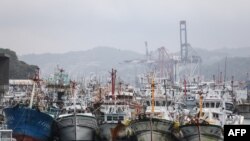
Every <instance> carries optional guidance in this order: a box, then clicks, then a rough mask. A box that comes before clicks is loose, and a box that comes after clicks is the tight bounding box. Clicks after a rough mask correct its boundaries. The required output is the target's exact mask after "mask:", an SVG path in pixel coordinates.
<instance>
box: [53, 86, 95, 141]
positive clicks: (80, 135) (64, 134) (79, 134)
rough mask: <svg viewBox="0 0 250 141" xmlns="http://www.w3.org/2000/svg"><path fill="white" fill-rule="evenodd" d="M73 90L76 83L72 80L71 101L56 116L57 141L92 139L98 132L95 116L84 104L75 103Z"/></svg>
mask: <svg viewBox="0 0 250 141" xmlns="http://www.w3.org/2000/svg"><path fill="white" fill-rule="evenodd" d="M75 90H76V83H75V82H73V83H72V93H73V99H72V100H73V102H71V104H70V105H68V106H67V105H66V104H65V106H64V107H63V109H62V113H61V114H59V116H58V117H56V123H57V138H58V140H59V141H69V140H88V141H94V140H96V138H97V132H98V125H97V120H96V117H95V115H93V114H92V113H90V112H89V111H88V110H87V109H86V106H85V105H81V104H77V102H76V97H77V96H76V93H77V92H76V91H75ZM68 103H70V102H68Z"/></svg>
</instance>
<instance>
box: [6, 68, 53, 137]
mask: <svg viewBox="0 0 250 141" xmlns="http://www.w3.org/2000/svg"><path fill="white" fill-rule="evenodd" d="M38 74H39V71H38V72H37V73H36V76H35V78H34V79H33V89H32V94H31V97H30V102H29V105H28V106H27V105H25V104H21V103H17V104H16V105H15V106H9V107H6V108H4V109H3V112H4V116H5V121H6V124H7V127H8V128H9V129H11V130H12V131H13V137H14V138H15V139H16V140H17V141H23V140H29V141H49V140H52V138H53V126H54V119H53V118H52V117H51V116H50V115H48V114H46V113H44V112H41V111H40V109H39V108H38V103H37V102H38V101H36V106H34V102H33V100H34V97H35V96H36V95H37V92H39V87H37V86H39V85H40V84H39V82H40V78H39V75H38Z"/></svg>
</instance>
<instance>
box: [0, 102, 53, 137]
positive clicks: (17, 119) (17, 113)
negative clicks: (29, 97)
mask: <svg viewBox="0 0 250 141" xmlns="http://www.w3.org/2000/svg"><path fill="white" fill-rule="evenodd" d="M3 111H4V114H5V119H6V124H7V127H8V128H9V129H12V130H13V136H14V138H16V139H17V141H19V140H24V138H27V139H29V140H34V141H48V140H51V138H52V129H53V128H52V127H53V124H54V119H53V118H52V117H51V116H49V115H48V114H45V113H43V112H40V111H39V110H36V109H31V108H28V107H21V106H15V107H9V108H5V109H4V110H3Z"/></svg>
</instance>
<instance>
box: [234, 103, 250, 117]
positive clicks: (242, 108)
mask: <svg viewBox="0 0 250 141" xmlns="http://www.w3.org/2000/svg"><path fill="white" fill-rule="evenodd" d="M237 110H238V111H237V112H238V114H239V115H242V116H244V118H245V119H250V103H243V104H239V105H237Z"/></svg>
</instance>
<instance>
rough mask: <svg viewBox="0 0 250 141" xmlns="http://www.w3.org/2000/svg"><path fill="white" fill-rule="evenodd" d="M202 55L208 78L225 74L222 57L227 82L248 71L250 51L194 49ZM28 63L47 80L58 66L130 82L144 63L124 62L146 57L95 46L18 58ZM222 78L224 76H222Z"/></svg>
mask: <svg viewBox="0 0 250 141" xmlns="http://www.w3.org/2000/svg"><path fill="white" fill-rule="evenodd" d="M194 50H195V52H196V53H197V54H198V55H199V56H201V58H202V64H201V67H200V71H201V74H202V75H204V76H205V78H207V79H210V80H211V79H212V76H213V75H216V76H218V75H217V74H218V72H223V73H224V70H225V69H224V68H225V67H224V66H225V58H226V57H227V71H226V72H227V73H226V74H227V79H231V76H232V75H233V76H234V77H235V79H236V80H237V79H238V80H243V79H246V74H247V73H248V72H250V48H248V47H246V48H233V49H229V48H224V49H216V50H205V49H198V48H197V49H194ZM19 58H20V60H23V61H25V62H27V63H29V64H32V65H37V66H39V67H40V68H41V71H42V75H43V76H45V77H47V76H49V75H50V74H52V73H53V72H54V69H55V68H56V67H57V65H58V66H59V67H61V68H63V69H65V70H66V71H67V72H69V74H70V75H71V76H72V77H74V78H75V79H79V77H82V76H86V77H88V76H90V75H91V74H98V75H101V76H103V78H100V79H106V78H107V77H109V72H110V71H111V69H112V68H114V69H116V70H117V75H118V76H119V77H121V78H122V79H124V80H125V81H127V82H129V83H133V82H135V76H136V75H138V74H139V73H143V72H146V68H145V64H142V63H131V62H130V63H126V60H142V59H145V58H146V56H145V54H140V53H136V52H132V51H127V50H119V49H115V48H111V47H97V48H94V49H91V50H87V51H77V52H68V53H64V54H29V55H22V56H20V57H19ZM223 75H224V74H223Z"/></svg>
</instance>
